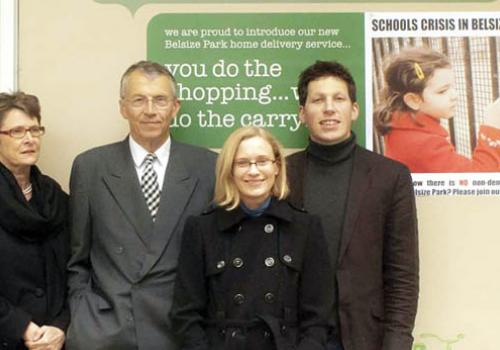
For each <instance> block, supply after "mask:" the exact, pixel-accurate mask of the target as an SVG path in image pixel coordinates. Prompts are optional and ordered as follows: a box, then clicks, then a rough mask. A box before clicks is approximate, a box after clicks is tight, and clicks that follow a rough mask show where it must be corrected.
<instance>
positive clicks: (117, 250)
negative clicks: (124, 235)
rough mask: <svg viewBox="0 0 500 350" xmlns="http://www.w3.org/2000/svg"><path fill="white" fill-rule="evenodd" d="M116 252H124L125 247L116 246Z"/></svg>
mask: <svg viewBox="0 0 500 350" xmlns="http://www.w3.org/2000/svg"><path fill="white" fill-rule="evenodd" d="M115 252H116V254H121V253H123V247H116V248H115Z"/></svg>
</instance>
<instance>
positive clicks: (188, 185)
mask: <svg viewBox="0 0 500 350" xmlns="http://www.w3.org/2000/svg"><path fill="white" fill-rule="evenodd" d="M182 157H183V154H182V150H181V149H179V147H178V145H177V143H176V142H175V141H174V140H172V145H171V149H170V159H169V161H168V166H167V169H166V172H165V180H164V183H163V187H162V192H161V199H160V207H159V208H158V214H157V216H156V222H155V224H154V230H153V237H152V239H151V242H150V245H149V247H150V251H151V254H148V255H147V259H146V261H145V262H144V264H143V268H142V271H141V275H143V274H145V273H147V272H148V271H149V269H150V268H151V267H152V266H153V264H154V263H155V262H156V260H157V259H158V258H159V257H160V255H161V254H162V252H163V251H164V250H165V248H166V246H167V245H168V243H169V242H170V240H171V238H172V235H173V233H174V231H176V230H175V229H176V227H177V225H178V223H179V220H180V219H181V217H182V216H183V213H184V210H185V207H186V205H187V203H188V202H189V199H190V197H191V195H192V193H193V191H194V189H195V187H196V183H197V180H196V179H195V178H193V177H192V176H191V175H190V174H189V172H188V171H187V170H186V168H185V167H184V163H183V161H182Z"/></svg>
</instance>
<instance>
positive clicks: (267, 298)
mask: <svg viewBox="0 0 500 350" xmlns="http://www.w3.org/2000/svg"><path fill="white" fill-rule="evenodd" d="M264 301H265V302H266V303H268V304H272V303H274V294H273V293H266V294H265V295H264Z"/></svg>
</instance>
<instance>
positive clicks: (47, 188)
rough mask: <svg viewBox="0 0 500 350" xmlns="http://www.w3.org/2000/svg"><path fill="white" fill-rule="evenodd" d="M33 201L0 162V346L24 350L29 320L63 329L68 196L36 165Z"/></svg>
mask: <svg viewBox="0 0 500 350" xmlns="http://www.w3.org/2000/svg"><path fill="white" fill-rule="evenodd" d="M31 182H32V184H33V197H32V199H31V201H30V202H27V201H26V200H25V199H24V196H23V194H22V192H21V190H20V189H19V187H18V185H17V183H16V182H15V179H14V177H13V176H12V174H11V173H10V172H9V170H7V169H6V168H5V167H4V166H3V165H2V164H1V163H0V348H1V349H3V350H7V349H11V350H14V349H16V350H17V349H25V347H24V342H23V340H22V336H23V334H24V331H25V330H26V327H27V326H28V324H29V322H31V321H33V322H35V323H36V324H38V325H40V326H41V325H51V326H56V327H58V328H61V329H62V330H64V329H65V328H66V327H67V324H68V321H69V312H68V309H67V308H66V304H65V294H66V280H65V268H66V261H67V258H68V253H69V252H68V235H67V230H66V227H67V226H66V215H67V195H66V194H65V193H64V192H63V191H62V190H61V188H60V186H59V185H58V184H57V183H56V182H55V181H54V180H52V179H50V178H48V177H46V176H44V175H42V174H40V172H39V171H38V169H37V168H36V167H32V172H31Z"/></svg>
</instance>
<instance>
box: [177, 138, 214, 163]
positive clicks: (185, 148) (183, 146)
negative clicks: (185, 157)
mask: <svg viewBox="0 0 500 350" xmlns="http://www.w3.org/2000/svg"><path fill="white" fill-rule="evenodd" d="M172 148H173V149H174V150H175V151H177V152H183V153H187V154H192V155H195V156H199V157H209V158H214V159H215V158H216V157H217V153H215V152H214V151H211V150H210V149H208V148H204V147H200V146H195V145H191V144H188V143H184V142H179V141H174V140H172Z"/></svg>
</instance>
